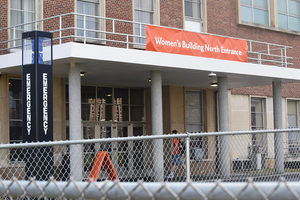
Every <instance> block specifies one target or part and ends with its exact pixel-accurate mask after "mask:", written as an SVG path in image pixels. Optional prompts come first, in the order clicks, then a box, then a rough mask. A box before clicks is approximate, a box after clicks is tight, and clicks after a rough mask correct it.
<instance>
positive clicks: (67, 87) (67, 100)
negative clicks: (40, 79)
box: [66, 85, 69, 102]
mask: <svg viewBox="0 0 300 200" xmlns="http://www.w3.org/2000/svg"><path fill="white" fill-rule="evenodd" d="M66 102H69V85H66Z"/></svg>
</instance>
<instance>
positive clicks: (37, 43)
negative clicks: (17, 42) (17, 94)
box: [22, 31, 54, 180]
mask: <svg viewBox="0 0 300 200" xmlns="http://www.w3.org/2000/svg"><path fill="white" fill-rule="evenodd" d="M52 37H53V34H52V33H48V32H43V31H31V32H24V33H22V41H23V51H22V52H23V56H22V58H23V59H22V65H23V66H22V93H23V94H22V95H23V96H22V100H23V102H22V103H23V142H37V141H41V142H42V141H52V140H53V86H52V85H53V81H52V77H53V74H52ZM24 151H25V153H26V154H27V155H26V157H25V158H24V161H25V179H30V177H35V178H36V180H48V179H49V177H51V176H53V174H54V169H53V165H54V161H53V147H51V146H50V147H35V148H28V149H24Z"/></svg>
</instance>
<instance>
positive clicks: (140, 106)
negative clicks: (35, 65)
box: [66, 86, 144, 122]
mask: <svg viewBox="0 0 300 200" xmlns="http://www.w3.org/2000/svg"><path fill="white" fill-rule="evenodd" d="M66 101H67V105H66V108H67V112H66V114H67V119H69V110H68V109H69V104H68V87H66ZM81 119H82V121H94V122H96V121H102V122H107V121H113V122H129V121H130V122H142V121H144V89H135V88H112V87H95V86H81Z"/></svg>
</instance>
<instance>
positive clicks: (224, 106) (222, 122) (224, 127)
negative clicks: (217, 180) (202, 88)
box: [218, 77, 230, 178]
mask: <svg viewBox="0 0 300 200" xmlns="http://www.w3.org/2000/svg"><path fill="white" fill-rule="evenodd" d="M218 87H219V88H218V101H219V127H220V128H219V129H220V131H228V130H229V115H228V86H227V77H218ZM219 168H220V173H221V176H222V177H223V178H228V177H230V138H229V136H220V167H219Z"/></svg>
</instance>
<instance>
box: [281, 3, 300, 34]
mask: <svg viewBox="0 0 300 200" xmlns="http://www.w3.org/2000/svg"><path fill="white" fill-rule="evenodd" d="M277 7H278V27H279V28H284V29H290V30H293V31H300V2H299V1H294V0H277Z"/></svg>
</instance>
